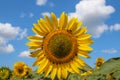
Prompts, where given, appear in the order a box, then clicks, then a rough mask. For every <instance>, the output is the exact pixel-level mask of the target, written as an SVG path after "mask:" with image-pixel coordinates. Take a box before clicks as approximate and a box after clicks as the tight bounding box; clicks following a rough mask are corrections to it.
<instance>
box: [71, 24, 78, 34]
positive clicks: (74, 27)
mask: <svg viewBox="0 0 120 80" xmlns="http://www.w3.org/2000/svg"><path fill="white" fill-rule="evenodd" d="M76 26H77V22H75V23H74V24H73V25H72V27H71V29H70V30H72V32H73V33H74V31H75V30H76Z"/></svg>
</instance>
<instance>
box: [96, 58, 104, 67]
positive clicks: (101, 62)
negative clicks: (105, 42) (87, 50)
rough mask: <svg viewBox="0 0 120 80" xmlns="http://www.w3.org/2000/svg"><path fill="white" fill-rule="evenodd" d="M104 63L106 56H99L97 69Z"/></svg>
mask: <svg viewBox="0 0 120 80" xmlns="http://www.w3.org/2000/svg"><path fill="white" fill-rule="evenodd" d="M103 63H104V58H97V59H96V69H99V68H100V66H101V65H102V64H103Z"/></svg>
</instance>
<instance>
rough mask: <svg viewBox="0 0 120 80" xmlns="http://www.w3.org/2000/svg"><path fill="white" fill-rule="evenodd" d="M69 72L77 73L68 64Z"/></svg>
mask: <svg viewBox="0 0 120 80" xmlns="http://www.w3.org/2000/svg"><path fill="white" fill-rule="evenodd" d="M67 70H68V71H69V72H71V73H75V72H74V71H73V69H71V66H70V65H69V63H68V64H67Z"/></svg>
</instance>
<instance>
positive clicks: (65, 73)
mask: <svg viewBox="0 0 120 80" xmlns="http://www.w3.org/2000/svg"><path fill="white" fill-rule="evenodd" d="M63 65H64V64H63ZM61 72H62V78H63V79H66V78H67V75H68V73H67V69H66V66H65V65H64V66H62V70H61Z"/></svg>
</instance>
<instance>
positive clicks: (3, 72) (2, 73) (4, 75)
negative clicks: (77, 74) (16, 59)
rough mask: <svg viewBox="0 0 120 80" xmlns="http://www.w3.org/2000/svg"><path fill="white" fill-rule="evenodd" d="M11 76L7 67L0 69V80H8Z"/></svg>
mask: <svg viewBox="0 0 120 80" xmlns="http://www.w3.org/2000/svg"><path fill="white" fill-rule="evenodd" d="M10 76H11V70H10V69H9V68H7V67H1V68H0V80H6V79H9V78H10Z"/></svg>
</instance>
